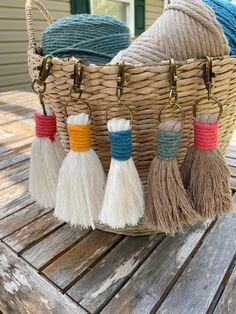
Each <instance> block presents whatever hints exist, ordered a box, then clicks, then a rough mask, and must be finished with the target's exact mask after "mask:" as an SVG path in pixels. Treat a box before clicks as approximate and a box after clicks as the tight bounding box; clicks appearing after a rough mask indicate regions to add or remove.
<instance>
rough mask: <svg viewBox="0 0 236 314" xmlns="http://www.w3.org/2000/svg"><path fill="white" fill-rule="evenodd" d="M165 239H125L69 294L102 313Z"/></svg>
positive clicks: (83, 304) (161, 236)
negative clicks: (103, 308) (106, 305)
mask: <svg viewBox="0 0 236 314" xmlns="http://www.w3.org/2000/svg"><path fill="white" fill-rule="evenodd" d="M163 238H164V235H163V234H160V235H154V236H146V237H127V238H125V239H124V240H123V241H122V242H120V243H119V244H118V245H117V246H116V247H115V248H114V249H113V250H112V251H111V252H110V253H109V254H108V255H107V256H105V257H104V258H103V259H102V260H101V261H100V262H99V263H98V264H97V265H96V266H95V267H94V268H93V269H92V270H91V271H90V272H89V273H87V274H86V275H85V276H84V277H83V278H82V279H80V280H79V281H78V282H77V283H76V284H75V285H74V286H73V287H72V288H71V289H70V290H69V291H68V292H67V294H68V295H69V296H71V297H72V298H73V299H74V300H76V301H77V302H79V303H80V304H81V305H82V306H83V307H84V308H85V309H86V310H88V311H89V312H91V313H94V312H96V311H100V310H101V309H102V307H103V306H104V305H105V304H106V303H107V302H108V301H109V300H110V299H111V298H112V297H113V295H114V294H116V293H117V292H118V290H119V289H120V288H121V287H122V285H124V283H125V282H126V281H127V280H128V279H129V277H130V276H131V275H132V274H133V273H134V271H135V270H136V269H137V268H138V267H139V266H140V265H141V264H142V262H143V261H144V259H145V258H147V257H148V256H149V255H150V254H151V252H152V250H153V249H154V248H155V247H156V246H157V245H158V244H159V243H160V241H161V240H163Z"/></svg>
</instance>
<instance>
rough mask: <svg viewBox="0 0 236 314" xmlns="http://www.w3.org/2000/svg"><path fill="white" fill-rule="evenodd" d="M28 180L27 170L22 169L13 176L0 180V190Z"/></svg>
mask: <svg viewBox="0 0 236 314" xmlns="http://www.w3.org/2000/svg"><path fill="white" fill-rule="evenodd" d="M28 178H29V168H28V167H27V168H26V169H22V170H20V171H18V172H16V173H14V174H11V175H9V176H7V177H5V178H4V179H0V190H4V189H6V188H8V187H10V186H13V185H15V184H17V183H20V182H22V181H25V180H27V179H28Z"/></svg>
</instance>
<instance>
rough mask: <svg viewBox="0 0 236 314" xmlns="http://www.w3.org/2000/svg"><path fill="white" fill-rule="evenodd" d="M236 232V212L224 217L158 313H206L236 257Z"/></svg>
mask: <svg viewBox="0 0 236 314" xmlns="http://www.w3.org/2000/svg"><path fill="white" fill-rule="evenodd" d="M235 234H236V214H231V215H227V216H225V217H223V218H221V219H220V220H219V221H218V222H217V223H216V225H215V226H214V227H213V229H212V230H211V232H210V234H209V235H208V237H207V238H206V240H205V241H204V244H203V245H202V247H201V248H200V249H199V251H198V252H197V253H196V256H195V257H194V259H193V260H192V261H191V263H190V264H189V265H188V267H187V268H186V269H185V270H184V272H183V274H182V276H181V277H180V278H179V280H178V281H177V283H176V284H175V286H174V287H173V288H172V290H171V291H170V293H169V295H168V296H167V298H166V299H165V301H164V303H163V304H162V306H161V307H160V308H159V309H158V311H157V312H156V313H158V314H163V313H170V311H171V313H173V314H177V313H182V314H189V313H206V312H207V309H208V307H209V306H210V304H211V302H212V300H213V298H214V295H215V293H216V291H217V289H218V287H219V286H220V284H221V281H222V280H223V278H224V276H225V274H226V271H227V268H228V266H229V264H230V262H231V260H232V259H233V257H234V254H235V251H236V238H235ZM183 300H184V302H183Z"/></svg>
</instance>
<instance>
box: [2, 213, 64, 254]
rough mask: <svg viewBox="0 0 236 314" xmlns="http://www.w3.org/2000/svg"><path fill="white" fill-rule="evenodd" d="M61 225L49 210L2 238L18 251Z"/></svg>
mask: <svg viewBox="0 0 236 314" xmlns="http://www.w3.org/2000/svg"><path fill="white" fill-rule="evenodd" d="M61 225H62V222H60V221H59V220H58V219H57V218H55V217H54V216H53V213H52V212H49V213H47V214H45V215H43V216H42V217H40V218H38V219H36V220H34V221H33V222H32V223H30V224H28V225H27V226H25V227H23V228H22V229H20V230H18V231H16V232H14V233H12V234H11V235H10V236H9V237H6V238H5V239H4V242H5V243H7V244H8V245H9V246H10V247H11V248H12V249H13V250H14V251H15V252H17V253H20V252H21V251H22V250H24V249H26V248H27V247H28V246H29V245H31V244H33V243H35V242H36V241H38V240H39V239H41V238H42V237H43V236H45V235H46V234H48V233H49V232H51V231H53V230H54V229H56V228H57V227H59V226H61Z"/></svg>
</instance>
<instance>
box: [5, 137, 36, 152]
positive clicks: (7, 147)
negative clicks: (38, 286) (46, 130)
mask: <svg viewBox="0 0 236 314" xmlns="http://www.w3.org/2000/svg"><path fill="white" fill-rule="evenodd" d="M32 140H33V138H32V136H30V137H26V138H25V137H23V138H22V139H20V140H19V141H17V142H13V143H10V144H5V145H3V144H2V143H1V142H0V154H3V153H6V152H8V151H16V150H17V149H20V148H21V147H24V146H25V145H30V144H31V143H32Z"/></svg>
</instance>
